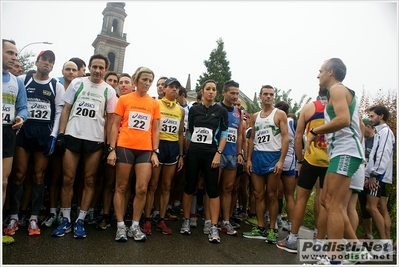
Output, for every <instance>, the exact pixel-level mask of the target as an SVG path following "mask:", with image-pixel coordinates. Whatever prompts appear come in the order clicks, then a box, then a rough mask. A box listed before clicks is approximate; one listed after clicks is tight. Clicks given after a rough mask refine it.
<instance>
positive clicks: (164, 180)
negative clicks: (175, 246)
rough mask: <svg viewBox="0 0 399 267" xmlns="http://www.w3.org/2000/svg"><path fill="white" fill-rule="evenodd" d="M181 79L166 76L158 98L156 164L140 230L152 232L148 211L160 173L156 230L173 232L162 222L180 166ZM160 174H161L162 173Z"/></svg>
mask: <svg viewBox="0 0 399 267" xmlns="http://www.w3.org/2000/svg"><path fill="white" fill-rule="evenodd" d="M179 88H180V82H179V81H178V80H177V79H175V78H168V79H166V80H165V82H164V85H163V92H164V97H162V98H161V99H159V100H158V102H159V105H160V110H161V121H160V133H159V139H160V140H159V149H158V151H155V153H157V154H158V159H159V165H158V166H157V167H154V168H153V171H152V176H151V180H150V182H149V185H148V190H147V198H146V204H145V207H144V211H145V222H144V224H143V227H142V231H143V232H144V233H145V234H147V235H149V234H151V222H150V212H151V208H152V206H153V204H155V203H154V194H155V191H156V189H157V187H158V180H159V177H160V176H161V196H160V200H159V202H160V203H159V207H160V210H159V219H158V221H157V222H156V230H157V231H161V232H162V233H163V234H165V235H170V234H172V230H170V228H169V227H168V226H167V225H166V223H165V220H164V219H165V214H166V207H167V206H168V202H169V196H170V186H171V184H172V179H173V176H174V175H175V172H176V165H177V171H180V170H181V169H182V167H183V145H184V144H183V142H184V137H183V128H184V109H183V108H182V107H181V106H180V105H178V103H177V101H176V98H177V95H178V92H179ZM161 173H162V174H161Z"/></svg>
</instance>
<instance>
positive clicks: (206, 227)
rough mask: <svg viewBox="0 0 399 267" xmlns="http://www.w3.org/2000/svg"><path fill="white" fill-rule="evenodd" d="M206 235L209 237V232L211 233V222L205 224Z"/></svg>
mask: <svg viewBox="0 0 399 267" xmlns="http://www.w3.org/2000/svg"><path fill="white" fill-rule="evenodd" d="M203 231H204V234H206V235H209V232H210V231H211V222H205V223H204V230H203Z"/></svg>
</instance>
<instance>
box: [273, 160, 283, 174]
mask: <svg viewBox="0 0 399 267" xmlns="http://www.w3.org/2000/svg"><path fill="white" fill-rule="evenodd" d="M283 166H284V162H281V161H278V162H277V163H276V165H275V166H274V174H275V175H278V174H281V173H282V172H283Z"/></svg>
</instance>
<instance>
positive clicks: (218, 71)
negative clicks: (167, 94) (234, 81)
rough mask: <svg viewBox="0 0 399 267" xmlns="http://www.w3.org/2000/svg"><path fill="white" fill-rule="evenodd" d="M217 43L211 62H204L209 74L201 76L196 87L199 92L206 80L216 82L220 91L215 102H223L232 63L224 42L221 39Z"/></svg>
mask: <svg viewBox="0 0 399 267" xmlns="http://www.w3.org/2000/svg"><path fill="white" fill-rule="evenodd" d="M216 43H217V48H216V49H213V50H212V52H211V54H210V55H209V60H204V65H205V67H206V70H207V72H204V73H203V75H200V76H199V78H198V80H197V84H196V86H195V91H197V92H199V91H200V89H201V85H202V84H203V83H204V82H205V81H206V80H209V79H212V80H215V81H216V83H217V84H216V89H217V91H218V94H217V96H216V99H215V101H221V100H222V99H223V96H222V89H223V84H224V83H225V82H226V81H228V80H231V71H230V67H229V63H230V62H229V61H228V60H227V59H226V52H225V51H224V42H223V40H222V38H219V39H218V40H217V41H216Z"/></svg>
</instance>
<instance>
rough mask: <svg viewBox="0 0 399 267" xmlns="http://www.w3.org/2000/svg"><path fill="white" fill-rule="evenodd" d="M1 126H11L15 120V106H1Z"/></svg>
mask: <svg viewBox="0 0 399 267" xmlns="http://www.w3.org/2000/svg"><path fill="white" fill-rule="evenodd" d="M1 115H2V117H3V124H12V123H13V122H14V120H15V106H14V105H12V104H3V110H2V112H1Z"/></svg>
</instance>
